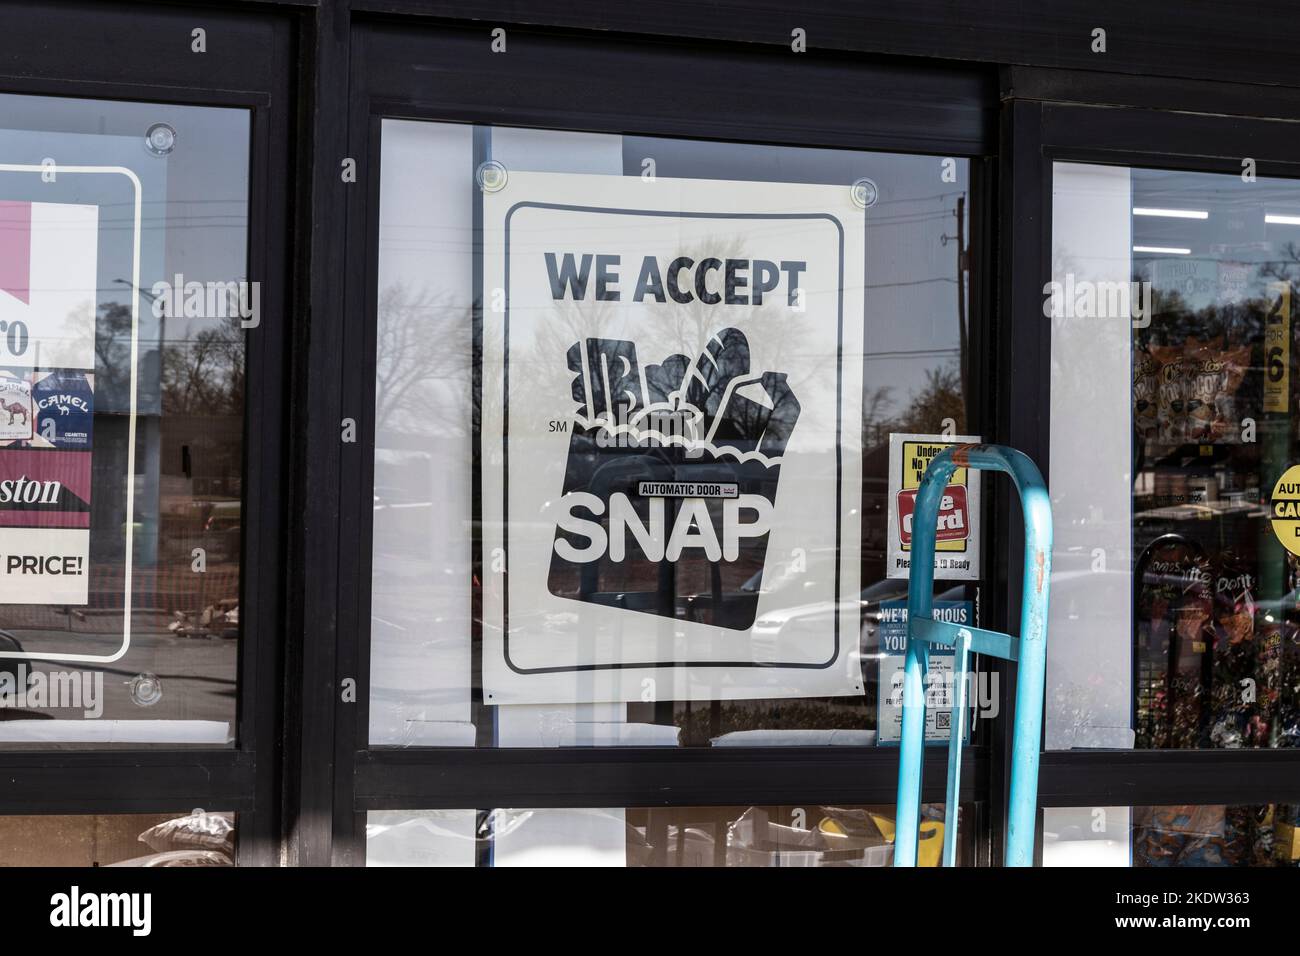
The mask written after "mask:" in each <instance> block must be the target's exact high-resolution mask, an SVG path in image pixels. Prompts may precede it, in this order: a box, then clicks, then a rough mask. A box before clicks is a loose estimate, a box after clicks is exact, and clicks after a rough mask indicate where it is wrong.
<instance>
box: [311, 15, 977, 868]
mask: <svg viewBox="0 0 1300 956" xmlns="http://www.w3.org/2000/svg"><path fill="white" fill-rule="evenodd" d="M351 36H352V42H351V46H350V49H349V50H347V51H346V55H347V57H348V61H349V63H348V66H349V74H350V77H351V81H350V90H349V93H348V101H349V104H350V112H349V115H348V118H347V129H346V131H345V134H344V140H345V142H346V147H345V148H343V149H342V155H346V156H349V157H352V158H355V159H356V161H357V164H358V170H359V175H358V184H357V186H356V187H355V188H354V189H352V190H351V191H349V192H347V194H346V196H347V200H346V201H347V207H346V208H347V213H346V219H347V221H346V227H345V228H346V240H345V242H344V246H345V250H344V252H343V260H342V261H343V268H342V273H343V274H344V275H345V276H346V280H345V283H344V288H343V292H342V294H343V303H344V305H343V308H342V310H341V315H342V331H341V336H340V338H339V339H338V340H337V341H336V342H334V344H333V347H334V348H335V349H336V352H335V353H334V354H335V356H336V358H335V361H336V365H335V366H333V367H331V368H330V369H328V370H324V371H323V374H324V375H325V377H326V378H327V379H328V378H330V376H332V375H333V374H334V373H335V372H337V373H339V375H340V377H339V378H338V379H337V380H338V381H341V382H343V386H344V387H343V389H342V391H341V393H340V395H339V399H338V400H339V402H340V404H339V407H338V409H337V411H338V415H339V417H340V418H343V417H355V419H356V421H357V424H358V433H359V435H361V436H363V437H362V439H361V440H360V441H358V442H357V443H356V444H355V445H347V446H344V448H343V449H342V451H341V456H340V460H339V484H338V488H339V499H338V503H337V514H338V520H339V527H340V529H341V534H340V538H339V542H338V567H339V574H338V578H337V580H336V581H334V582H332V585H333V586H335V587H336V589H337V590H336V594H337V597H338V603H337V617H336V620H337V626H338V632H339V640H338V642H337V659H336V661H335V668H334V686H335V687H338V686H340V685H341V682H342V681H344V680H346V679H348V678H354V679H355V680H356V684H357V688H358V693H357V700H356V702H355V703H351V704H343V705H340V706H337V708H336V711H335V721H334V726H335V731H336V738H335V741H334V748H333V750H332V751H331V752H330V753H329V759H330V760H331V761H332V762H333V775H334V777H333V780H334V788H335V789H334V793H335V799H336V804H335V807H334V814H333V827H334V829H333V834H332V838H331V844H332V845H331V848H330V851H329V859H330V861H331V862H334V863H338V864H353V865H356V864H360V863H362V862H363V861H364V823H365V813H366V812H367V811H370V810H381V809H425V808H476V809H486V808H491V807H602V806H624V807H658V806H725V805H733V804H742V805H748V804H751V803H763V802H766V803H776V804H779V803H804V802H808V801H822V802H827V803H832V802H855V803H884V804H891V803H892V802H893V800H894V797H895V791H896V783H897V754H896V752H894V751H891V750H888V749H872V748H847V747H808V748H785V747H783V748H761V747H753V748H735V749H731V748H728V749H727V750H726V751H716V750H713V751H710V750H696V749H688V748H683V749H666V748H586V749H529V748H519V749H487V748H484V749H474V748H411V749H382V748H371V747H370V745H369V742H368V724H369V721H368V680H367V678H368V672H369V663H370V660H369V658H370V639H369V630H370V628H369V620H370V606H369V601H370V595H369V588H370V574H371V565H370V560H371V522H372V515H373V509H372V501H373V498H372V495H371V489H372V484H373V464H374V448H375V443H374V432H373V424H374V421H373V415H374V371H375V327H376V312H377V296H376V285H377V262H378V198H379V181H380V177H381V175H382V171H381V170H380V168H379V162H380V142H379V135H380V124H381V122H382V120H383V119H385V118H395V119H417V120H426V121H441V122H460V123H475V122H477V123H482V124H492V125H502V126H526V127H538V128H549V129H563V130H581V131H591V132H606V133H608V132H617V133H627V134H637V135H647V136H678V137H705V138H710V139H730V140H734V141H739V142H757V143H764V144H776V145H786V144H791V145H800V146H819V147H832V148H835V147H838V148H858V149H870V150H880V151H888V152H915V153H922V154H926V155H938V156H961V157H968V158H970V159H971V161H972V162H971V167H972V180H973V183H974V189H973V195H974V196H975V197H976V198H975V200H974V202H975V203H976V208H975V209H974V210H973V217H972V232H973V235H974V236H975V237H976V240H977V241H976V242H973V243H972V249H974V250H975V255H976V257H977V262H975V263H974V265H973V268H972V273H971V274H972V277H973V278H972V286H973V288H972V306H971V319H970V323H971V330H972V349H973V365H974V366H975V367H978V368H980V369H987V368H989V367H990V362H989V361H986V358H985V357H986V355H987V354H988V353H989V352H990V351H991V348H992V342H991V334H992V322H991V313H992V308H991V305H992V281H991V278H992V276H993V259H992V244H993V238H994V236H993V227H992V221H993V216H992V215H991V212H990V209H991V207H990V204H991V203H992V202H993V199H994V183H993V178H994V177H993V171H994V163H993V160H992V154H993V153H994V151H995V144H996V135H995V128H996V116H997V100H996V82H995V81H996V77H995V74H994V73H993V72H992V71H990V70H986V69H978V68H976V69H971V68H965V69H962V68H951V67H934V66H929V67H918V66H916V65H905V64H901V63H899V62H897V61H889V60H885V59H880V58H876V59H874V60H872V61H870V62H863V61H861V60H855V59H850V58H848V57H842V56H838V55H832V56H826V57H822V58H816V59H809V60H805V61H801V62H800V64H799V68H798V69H797V70H786V69H779V68H777V67H776V66H775V65H774V64H773V54H772V53H771V52H761V51H753V50H747V49H745V48H744V47H742V46H739V45H731V44H708V45H704V44H699V43H688V42H664V41H657V42H653V43H649V42H646V41H645V40H644V39H641V40H638V39H635V38H623V37H611V36H610V35H608V34H593V33H582V32H559V31H539V30H528V29H525V28H513V29H511V30H510V31H509V44H510V45H509V51H510V52H509V55H508V56H497V55H494V54H493V53H492V52H491V50H490V41H491V36H490V29H489V27H487V26H483V25H477V24H457V23H449V22H440V23H431V24H421V25H416V24H413V23H410V22H406V21H400V22H399V21H396V20H392V21H390V20H386V19H383V18H375V19H366V18H361V19H358V20H356V21H354V22H353V26H352V31H351ZM343 52H344V51H338V50H336V53H338V54H340V55H342V54H343ZM592 76H599V77H600V78H601V80H600V100H601V108H600V109H599V110H592V109H588V108H584V106H583V104H584V103H585V102H589V97H590V95H591V77H592ZM720 89H722V90H745V91H746V93H747V94H748V96H747V100H746V101H740V102H738V101H737V100H736V99H735V98H734V97H733V98H732V99H730V100H729V101H728V114H729V115H728V117H727V118H726V119H725V120H721V119H720V117H719V113H718V111H717V108H716V104H717V100H716V96H717V91H718V90H720ZM648 91H653V94H652V95H650V94H649V93H648ZM336 132H342V131H336ZM469 332H470V330H469V329H468V328H467V329H466V334H469ZM358 355H359V356H362V364H361V368H362V369H363V372H362V373H360V374H358V373H357V371H356V368H355V366H353V367H352V374H349V375H344V374H343V373H344V372H345V369H344V367H343V366H342V361H343V360H342V359H341V357H342V356H358ZM317 372H318V373H322V370H319V369H318V370H317ZM982 381H983V383H984V384H985V385H986V386H987V389H986V390H987V391H989V392H990V394H989V395H984V394H982V393H981V394H980V395H978V396H977V397H976V398H975V399H974V401H973V402H972V404H973V405H974V406H975V407H974V408H973V410H972V415H973V417H974V418H975V419H976V420H977V422H980V424H979V425H978V427H981V428H983V429H984V431H985V433H990V432H991V431H992V430H993V429H994V425H993V424H992V423H991V422H990V423H989V424H988V425H985V424H983V419H984V418H985V415H986V410H987V409H990V408H991V407H992V400H991V390H992V387H993V379H992V376H984V377H982ZM336 440H337V439H336ZM467 599H468V594H467ZM998 603H999V602H997V601H989V602H988V605H989V606H997V604H998ZM323 753H324V752H323V751H322V754H323ZM989 753H990V748H988V747H985V746H977V747H974V748H971V749H970V750H969V751H968V753H967V758H966V760H967V765H966V767H965V775H964V778H963V790H962V798H963V800H964V801H977V800H981V799H982V795H983V794H984V793H985V792H986V790H987V786H988V778H989ZM944 760H945V757H944V755H943V754H939V753H938V752H937V751H936V752H934V753H933V754H931V755H930V760H929V761H928V764H927V775H926V797H927V799H942V795H943V772H944V765H945V764H944ZM304 785H305V784H304ZM977 832H982V831H974V830H973V831H972V833H973V835H974V834H975V833H977ZM322 836H323V835H322ZM973 842H974V843H975V844H976V845H977V846H987V841H980V840H979V839H978V837H976V838H975V839H974V840H973ZM322 849H323V846H322ZM979 852H981V854H982V853H983V851H982V850H980V851H979Z"/></svg>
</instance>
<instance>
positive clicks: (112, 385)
mask: <svg viewBox="0 0 1300 956" xmlns="http://www.w3.org/2000/svg"><path fill="white" fill-rule="evenodd" d="M71 321H72V317H69V322H70V323H71ZM132 321H133V320H132V317H131V307H130V306H128V305H124V304H123V303H121V302H101V303H100V306H99V317H98V319H97V320H96V321H95V374H96V376H97V377H98V381H97V382H96V390H106V391H108V392H109V393H110V394H117V390H118V389H122V390H125V389H126V388H128V387H129V386H130V383H131V323H132Z"/></svg>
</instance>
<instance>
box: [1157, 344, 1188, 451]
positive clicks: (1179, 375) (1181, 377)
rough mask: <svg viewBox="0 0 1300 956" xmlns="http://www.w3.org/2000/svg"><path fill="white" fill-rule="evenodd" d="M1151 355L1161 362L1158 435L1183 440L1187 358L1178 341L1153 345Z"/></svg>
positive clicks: (1185, 412) (1158, 387)
mask: <svg viewBox="0 0 1300 956" xmlns="http://www.w3.org/2000/svg"><path fill="white" fill-rule="evenodd" d="M1151 357H1152V358H1154V359H1155V360H1156V362H1157V363H1159V371H1158V372H1157V375H1156V438H1157V439H1159V440H1160V441H1166V442H1174V443H1177V442H1181V441H1182V440H1183V438H1184V437H1185V436H1186V434H1187V407H1186V403H1185V395H1184V393H1185V391H1186V388H1187V376H1186V362H1185V359H1184V356H1183V348H1182V346H1178V345H1152V346H1151Z"/></svg>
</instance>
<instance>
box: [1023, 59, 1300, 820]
mask: <svg viewBox="0 0 1300 956" xmlns="http://www.w3.org/2000/svg"><path fill="white" fill-rule="evenodd" d="M1011 72H1012V73H1013V74H1014V75H1012V76H1010V77H1008V78H1006V80H1005V82H1006V83H1007V85H1008V86H1010V87H1012V88H1014V89H1017V90H1018V91H1019V93H1020V95H1019V96H1018V97H1016V98H1013V99H1009V100H1008V102H1007V105H1006V108H1005V109H1006V113H1005V117H1006V123H1005V124H1004V130H1006V131H1007V135H1006V138H1005V140H1004V143H1005V144H1006V147H1007V148H1006V150H1005V152H1004V155H1003V163H1004V182H1006V183H1007V192H1008V193H1009V194H1010V201H1009V202H1008V203H1007V204H1006V205H1004V207H1003V209H1002V210H1001V212H1002V216H1003V230H1004V234H1005V235H1006V245H1005V248H1006V252H1007V256H1008V261H1009V263H1010V268H1009V269H1006V270H1004V271H1003V274H1002V276H1001V277H1000V281H1001V288H1002V295H1003V299H1002V300H1003V302H1004V303H1005V304H1006V305H1005V307H1004V309H1003V314H1004V316H1005V318H1006V321H1007V322H1008V325H1009V328H1008V333H1007V337H1006V341H1007V342H1015V343H1016V345H1015V348H1014V349H1013V350H1012V351H1011V352H1009V353H1008V354H1007V355H1006V360H1007V361H1008V363H1009V365H1008V366H1007V374H1006V377H1005V378H1004V384H1005V385H1006V388H1004V389H1003V391H1002V392H1001V393H1000V395H999V399H1000V401H1003V402H1006V403H1007V404H1008V405H1009V409H1008V411H1009V412H1010V414H1009V419H1008V421H1009V426H1010V436H1011V441H1012V443H1013V444H1015V445H1016V447H1019V448H1023V449H1025V450H1026V451H1028V452H1029V453H1030V454H1031V455H1032V456H1033V457H1034V458H1035V460H1037V461H1038V462H1039V465H1040V467H1041V468H1042V470H1043V473H1044V474H1045V475H1050V470H1049V465H1050V454H1051V448H1050V442H1049V429H1050V416H1049V409H1050V387H1051V382H1050V367H1051V366H1050V357H1051V328H1050V323H1049V322H1047V321H1046V320H1045V319H1044V318H1043V312H1042V306H1043V298H1042V290H1043V288H1044V287H1045V283H1047V282H1048V281H1049V280H1050V279H1051V261H1052V260H1051V237H1052V164H1053V163H1054V162H1058V161H1066V162H1068V161H1077V162H1091V163H1102V164H1110V165H1119V166H1138V167H1152V168H1163V169H1182V170H1193V171H1202V172H1220V173H1228V174H1231V175H1240V174H1241V171H1242V160H1243V159H1244V158H1247V157H1249V158H1253V159H1254V160H1255V161H1256V163H1257V174H1258V175H1259V176H1261V177H1263V176H1278V177H1286V178H1292V179H1300V139H1297V138H1296V135H1295V129H1296V126H1295V120H1296V119H1300V98H1298V97H1297V96H1296V95H1295V92H1294V91H1272V92H1271V93H1268V94H1262V93H1261V92H1260V91H1256V90H1254V89H1253V88H1246V87H1241V88H1235V89H1234V88H1232V87H1226V86H1224V85H1221V84H1206V83H1200V82H1197V81H1177V82H1171V81H1165V82H1161V81H1156V82H1155V84H1154V85H1155V86H1156V87H1159V88H1160V91H1161V95H1160V96H1159V97H1158V99H1159V100H1160V103H1161V105H1162V106H1163V107H1164V108H1162V109H1153V108H1149V107H1150V106H1152V105H1154V104H1152V103H1150V102H1146V103H1142V104H1141V105H1131V106H1100V105H1096V104H1097V103H1102V102H1123V101H1124V98H1123V97H1120V96H1117V95H1116V90H1117V88H1118V87H1117V84H1116V83H1115V81H1114V80H1113V79H1112V78H1107V77H1098V76H1079V75H1068V74H1060V73H1053V72H1043V71H1034V70H1016V71H1011ZM1147 92H1148V93H1149V92H1150V91H1147ZM1261 96H1263V98H1262V99H1261ZM1148 98H1149V99H1156V98H1157V97H1148ZM1080 100H1082V101H1084V102H1086V103H1088V104H1091V105H1084V103H1081V102H1080ZM1197 107H1199V110H1198V112H1196V113H1193V112H1191V110H1193V109H1194V108H1197ZM1218 111H1222V112H1223V113H1224V114H1234V113H1235V114H1238V115H1209V114H1210V113H1211V112H1218ZM1251 111H1260V112H1264V111H1267V112H1268V113H1269V115H1272V116H1277V117H1278V118H1277V119H1260V118H1253V117H1250V116H1243V115H1240V114H1244V113H1249V112H1251ZM1286 117H1290V118H1289V119H1288V118H1286ZM1049 483H1050V478H1049ZM1298 799H1300V751H1296V750H1209V749H1207V750H1182V749H1179V750H1125V751H1115V750H1107V751H1050V750H1049V751H1045V752H1044V754H1043V757H1042V765H1041V775H1040V782H1039V803H1040V805H1041V806H1043V807H1080V806H1082V807H1092V806H1117V805H1118V806H1162V805H1182V804H1194V803H1199V804H1268V803H1275V802H1286V801H1295V800H1298Z"/></svg>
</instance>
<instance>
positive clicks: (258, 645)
mask: <svg viewBox="0 0 1300 956" xmlns="http://www.w3.org/2000/svg"><path fill="white" fill-rule="evenodd" d="M196 27H202V28H203V29H204V30H206V31H207V53H205V54H197V53H193V52H192V51H191V42H192V39H191V31H192V30H193V29H195V28H196ZM0 37H3V46H4V47H5V48H6V49H12V50H13V51H21V55H14V56H6V57H5V58H4V61H3V65H2V66H0V93H14V94H31V95H43V96H57V97H70V98H78V99H88V100H129V101H135V102H150V103H152V102H157V103H170V104H183V105H195V106H222V107H236V108H242V109H246V110H248V111H249V115H250V133H251V136H250V143H251V146H250V148H251V155H250V162H249V177H250V184H249V190H250V192H249V197H248V208H249V234H248V277H249V279H250V280H253V281H256V282H260V283H261V285H262V290H261V291H262V297H261V302H262V303H263V309H262V322H261V324H260V326H259V328H258V329H256V330H255V331H252V332H250V333H247V338H246V344H247V351H246V363H247V364H246V370H247V385H246V392H245V419H244V421H245V424H244V438H243V441H244V445H243V451H244V466H243V475H242V482H243V488H244V507H243V516H242V530H243V546H244V547H243V555H242V562H241V569H242V575H241V577H242V580H241V595H240V619H241V636H240V645H239V659H238V670H237V673H238V682H239V683H238V698H237V705H236V706H237V711H236V713H237V718H236V744H235V746H234V748H231V749H187V750H169V749H163V748H150V749H140V750H132V749H120V748H119V749H103V750H95V751H89V750H83V751H76V750H66V749H59V750H54V751H5V750H0V776H2V777H3V779H4V784H3V786H2V787H0V813H5V814H99V813H103V814H118V813H162V812H171V811H176V812H188V811H190V810H192V809H194V808H196V807H204V808H206V809H209V810H232V811H235V812H236V813H237V814H238V815H239V823H238V830H237V834H238V837H237V854H236V855H237V861H238V862H239V863H241V864H254V865H269V864H274V863H276V862H278V861H279V859H280V844H279V841H280V808H281V793H280V784H281V778H280V773H279V753H280V748H281V741H282V739H283V733H284V721H283V713H282V711H281V704H282V701H283V687H284V682H283V681H284V674H283V656H282V655H283V649H284V646H285V639H284V636H285V635H286V634H287V633H289V628H288V627H287V625H286V621H287V618H286V594H287V592H288V587H287V585H288V579H287V577H286V575H285V573H284V568H285V565H286V559H287V551H286V547H285V545H286V542H287V540H288V532H287V528H286V524H285V518H286V515H287V514H289V513H290V508H289V505H288V500H287V497H286V495H285V494H284V493H283V491H282V489H283V488H284V487H285V478H286V475H287V474H288V471H287V466H288V454H287V449H288V447H289V443H288V442H287V441H286V430H285V425H284V423H285V422H286V414H287V412H288V407H289V406H288V390H287V388H286V387H285V383H286V382H287V381H288V379H289V375H288V374H287V371H286V364H285V363H286V360H287V358H288V356H289V354H290V353H289V341H290V336H289V333H290V331H291V330H290V316H291V315H292V314H293V310H292V309H291V308H290V301H291V298H290V297H291V288H290V285H291V283H290V276H291V268H290V263H291V261H292V260H291V257H290V254H289V244H288V237H289V219H288V210H289V209H290V208H291V202H290V196H289V194H288V192H287V182H288V178H289V167H290V163H289V159H288V157H289V149H290V133H291V129H292V122H293V115H294V110H295V107H294V104H293V99H292V92H291V91H292V83H291V81H292V74H291V72H290V71H291V65H292V62H293V50H294V47H295V41H294V22H293V20H292V18H290V17H288V16H285V15H282V14H278V13H274V12H273V11H269V10H267V11H256V12H255V11H251V10H248V11H232V10H230V9H225V10H222V9H216V8H204V9H189V10H186V9H177V8H167V7H161V6H154V5H146V6H130V5H114V6H109V5H106V4H96V3H93V2H72V3H65V2H51V3H43V2H24V3H8V4H5V5H3V6H0ZM51 38H53V40H54V42H51ZM141 135H142V136H143V131H142V133H141Z"/></svg>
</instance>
